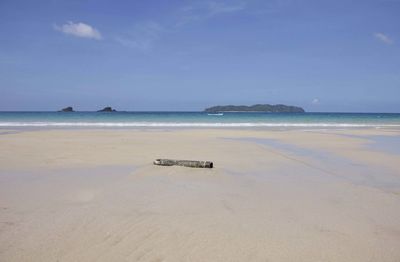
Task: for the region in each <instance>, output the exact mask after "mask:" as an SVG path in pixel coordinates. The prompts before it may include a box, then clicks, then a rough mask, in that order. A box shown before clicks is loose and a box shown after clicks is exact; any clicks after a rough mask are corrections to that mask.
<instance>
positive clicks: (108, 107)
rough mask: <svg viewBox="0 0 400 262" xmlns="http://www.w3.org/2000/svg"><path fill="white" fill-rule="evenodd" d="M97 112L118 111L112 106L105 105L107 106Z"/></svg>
mask: <svg viewBox="0 0 400 262" xmlns="http://www.w3.org/2000/svg"><path fill="white" fill-rule="evenodd" d="M97 112H117V111H116V110H115V109H112V107H111V106H107V107H105V108H103V109H101V110H99V111H97Z"/></svg>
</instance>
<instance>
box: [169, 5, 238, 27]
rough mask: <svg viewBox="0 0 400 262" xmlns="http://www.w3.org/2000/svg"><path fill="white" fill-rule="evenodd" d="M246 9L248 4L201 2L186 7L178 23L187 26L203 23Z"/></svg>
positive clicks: (182, 10)
mask: <svg viewBox="0 0 400 262" xmlns="http://www.w3.org/2000/svg"><path fill="white" fill-rule="evenodd" d="M245 8H246V3H245V2H243V1H240V2H234V1H231V2H223V1H208V2H199V3H198V4H194V5H190V6H186V7H184V8H182V9H181V10H180V11H181V14H180V19H179V21H178V24H177V25H178V26H179V25H185V24H188V23H190V22H194V21H201V20H205V19H209V18H211V17H214V16H217V15H221V14H229V13H236V12H239V11H242V10H244V9H245Z"/></svg>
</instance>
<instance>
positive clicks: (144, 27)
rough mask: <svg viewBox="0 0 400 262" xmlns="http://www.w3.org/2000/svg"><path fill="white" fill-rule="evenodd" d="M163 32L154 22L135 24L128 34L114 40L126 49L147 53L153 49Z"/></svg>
mask: <svg viewBox="0 0 400 262" xmlns="http://www.w3.org/2000/svg"><path fill="white" fill-rule="evenodd" d="M164 31H165V30H164V28H163V27H161V25H159V24H158V23H156V22H152V21H151V22H146V23H140V24H136V25H135V26H134V27H133V30H132V31H131V32H129V33H128V34H125V35H124V36H117V37H115V40H116V41H117V42H118V43H120V44H122V45H124V46H126V47H130V48H135V49H139V50H142V51H147V50H149V49H151V48H153V46H154V44H155V42H156V41H157V40H158V39H159V38H160V36H161V34H162V33H163V32H164Z"/></svg>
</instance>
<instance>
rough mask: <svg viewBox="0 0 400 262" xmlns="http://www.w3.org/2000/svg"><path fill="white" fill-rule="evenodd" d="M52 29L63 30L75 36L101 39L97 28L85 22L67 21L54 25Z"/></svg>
mask: <svg viewBox="0 0 400 262" xmlns="http://www.w3.org/2000/svg"><path fill="white" fill-rule="evenodd" d="M54 29H55V30H57V31H60V32H63V33H64V34H67V35H73V36H76V37H83V38H92V39H96V40H100V39H102V36H101V34H100V32H99V31H98V30H97V29H95V28H94V27H92V26H91V25H88V24H85V23H80V22H79V23H74V22H68V23H66V24H63V25H61V26H58V25H54Z"/></svg>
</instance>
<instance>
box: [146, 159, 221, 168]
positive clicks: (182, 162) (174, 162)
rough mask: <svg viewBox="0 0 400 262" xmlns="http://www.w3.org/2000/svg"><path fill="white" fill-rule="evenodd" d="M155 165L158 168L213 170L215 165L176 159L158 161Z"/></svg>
mask: <svg viewBox="0 0 400 262" xmlns="http://www.w3.org/2000/svg"><path fill="white" fill-rule="evenodd" d="M153 163H154V165H158V166H186V167H199V168H213V166H214V164H213V162H210V161H195V160H175V159H156V160H155V161H154V162H153Z"/></svg>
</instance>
